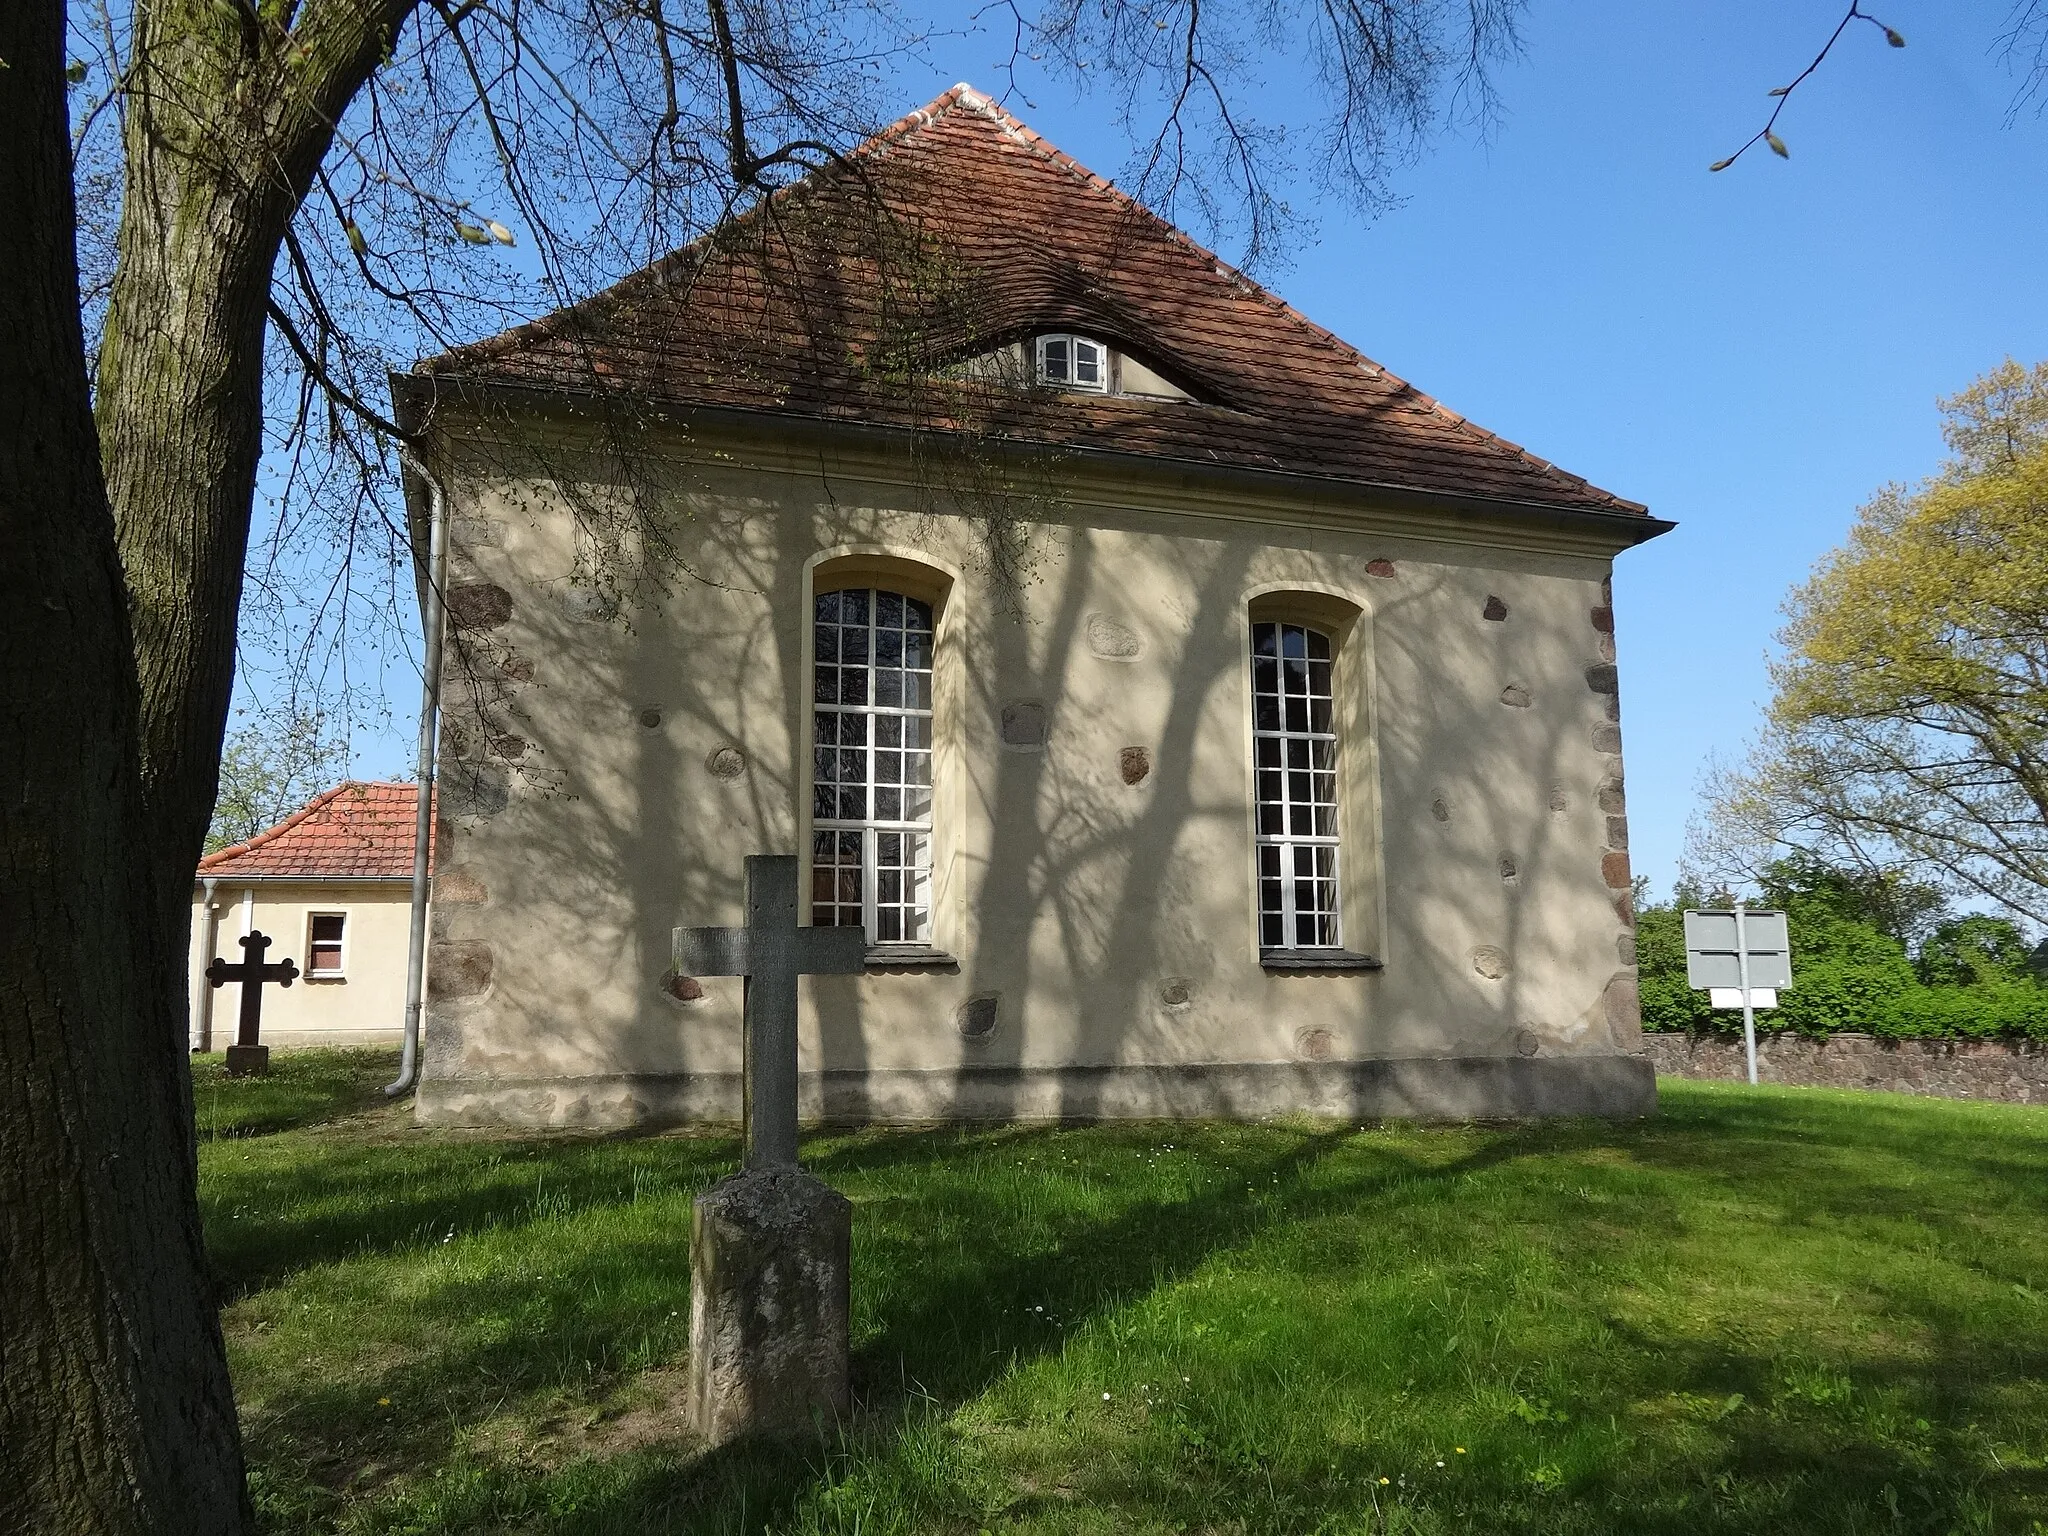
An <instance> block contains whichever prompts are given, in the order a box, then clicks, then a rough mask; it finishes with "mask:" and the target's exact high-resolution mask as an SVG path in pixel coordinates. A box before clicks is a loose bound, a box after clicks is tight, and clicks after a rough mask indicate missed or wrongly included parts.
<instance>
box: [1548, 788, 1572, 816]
mask: <svg viewBox="0 0 2048 1536" xmlns="http://www.w3.org/2000/svg"><path fill="white" fill-rule="evenodd" d="M1571 808H1572V797H1571V792H1570V791H1569V790H1567V789H1566V788H1565V787H1564V786H1563V785H1562V784H1553V785H1551V786H1550V813H1551V814H1552V815H1553V816H1563V815H1565V814H1566V813H1567V812H1569V811H1570V810H1571Z"/></svg>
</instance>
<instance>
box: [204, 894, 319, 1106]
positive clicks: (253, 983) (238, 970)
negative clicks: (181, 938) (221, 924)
mask: <svg viewBox="0 0 2048 1536" xmlns="http://www.w3.org/2000/svg"><path fill="white" fill-rule="evenodd" d="M239 942H240V944H241V946H242V960H241V963H240V964H239V965H230V964H228V962H227V961H225V960H223V959H221V958H220V956H218V955H216V956H214V958H213V963H212V964H211V965H209V966H207V968H206V979H207V980H208V981H210V982H212V983H213V984H214V985H215V986H216V987H219V986H225V985H226V984H227V983H228V982H231V981H239V982H240V983H241V984H242V1017H241V1022H240V1024H239V1025H238V1027H237V1028H236V1030H235V1043H234V1044H233V1045H231V1046H229V1047H228V1076H230V1077H261V1076H262V1075H263V1074H264V1073H266V1072H268V1071H269V1070H270V1047H269V1046H267V1045H261V1044H258V1043H257V1037H258V1035H259V1034H260V1033H261V1031H262V1028H263V983H265V982H266V981H274V982H276V983H277V984H278V985H279V986H280V987H288V986H290V985H291V984H292V983H293V982H294V981H296V980H298V976H299V968H298V966H297V965H296V964H294V963H293V962H292V961H290V960H275V961H272V962H271V963H269V964H267V965H266V964H265V963H264V961H263V952H264V951H265V950H266V949H268V948H270V935H268V934H267V933H265V932H263V931H262V930H261V929H260V928H258V929H252V930H251V931H250V933H249V934H248V936H247V937H246V938H243V939H241V940H240V941H239Z"/></svg>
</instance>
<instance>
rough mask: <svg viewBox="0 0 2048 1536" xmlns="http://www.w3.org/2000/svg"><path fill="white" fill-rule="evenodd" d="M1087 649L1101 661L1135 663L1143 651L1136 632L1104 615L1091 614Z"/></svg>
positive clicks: (1142, 644) (1142, 643)
mask: <svg viewBox="0 0 2048 1536" xmlns="http://www.w3.org/2000/svg"><path fill="white" fill-rule="evenodd" d="M1087 634H1088V649H1089V651H1090V653H1091V654H1093V655H1095V656H1097V657H1099V658H1100V659H1102V660H1103V661H1135V660H1137V659H1138V654H1139V653H1140V652H1141V651H1143V650H1144V649H1145V642H1144V641H1143V640H1142V639H1140V638H1139V636H1138V632H1137V631H1136V630H1135V629H1133V628H1131V626H1130V625H1128V624H1126V623H1124V622H1123V621H1122V620H1120V619H1113V618H1111V617H1110V616H1109V615H1108V614H1106V613H1091V614H1089V615H1088V623H1087Z"/></svg>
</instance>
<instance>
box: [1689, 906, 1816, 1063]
mask: <svg viewBox="0 0 2048 1536" xmlns="http://www.w3.org/2000/svg"><path fill="white" fill-rule="evenodd" d="M1685 980H1686V984H1687V985H1688V986H1691V987H1696V988H1700V989H1702V990H1704V991H1706V992H1707V993H1708V995H1709V996H1710V998H1711V1000H1712V1005H1713V1006H1714V1007H1716V1008H1740V1009H1741V1010H1742V1044H1743V1049H1744V1051H1745V1053H1746V1054H1747V1056H1748V1058H1749V1080H1750V1082H1752V1083H1754V1082H1755V1081H1756V1010H1757V1009H1759V1008H1775V1007H1777V1006H1778V989H1779V988H1780V987H1789V986H1791V985H1792V941H1791V939H1790V937H1789V936H1788V935H1787V933H1786V931H1785V914H1784V913H1782V912H1752V911H1750V910H1749V904H1748V903H1747V902H1741V901H1738V902H1737V903H1736V904H1735V907H1734V910H1733V911H1721V912H1688V913H1686V914H1685Z"/></svg>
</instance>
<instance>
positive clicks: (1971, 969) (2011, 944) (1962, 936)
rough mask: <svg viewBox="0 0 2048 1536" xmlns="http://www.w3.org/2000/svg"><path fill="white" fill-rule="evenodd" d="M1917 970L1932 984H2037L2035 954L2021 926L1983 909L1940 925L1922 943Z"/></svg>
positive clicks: (1954, 985) (1923, 979)
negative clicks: (2033, 964)
mask: <svg viewBox="0 0 2048 1536" xmlns="http://www.w3.org/2000/svg"><path fill="white" fill-rule="evenodd" d="M1913 968H1914V970H1916V971H1917V972H1919V975H1920V979H1921V980H1922V981H1924V982H1925V983H1927V985H1929V986H1930V987H1971V986H1982V985H1986V984H1990V985H2015V986H2019V985H2025V986H2031V985H2032V984H2033V983H2034V973H2033V969H2032V957H2031V956H2030V954H2029V953H2028V950H2027V941H2026V938H2025V936H2024V935H2023V934H2022V933H2021V932H2020V927H2019V924H2017V923H2015V922H2014V921H2013V920H2012V919H2011V918H2009V917H1991V916H1988V915H1986V914H1985V913H1982V912H1973V913H1971V914H1970V915H1969V916H1967V917H1959V918H1955V919H1953V920H1952V921H1949V922H1946V923H1943V924H1942V925H1941V926H1940V927H1938V928H1936V929H1935V930H1934V932H1933V933H1931V934H1929V935H1928V936H1927V939H1926V941H1925V942H1924V943H1922V944H1921V946H1920V953H1919V954H1918V955H1917V956H1916V957H1915V959H1914V964H1913Z"/></svg>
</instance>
